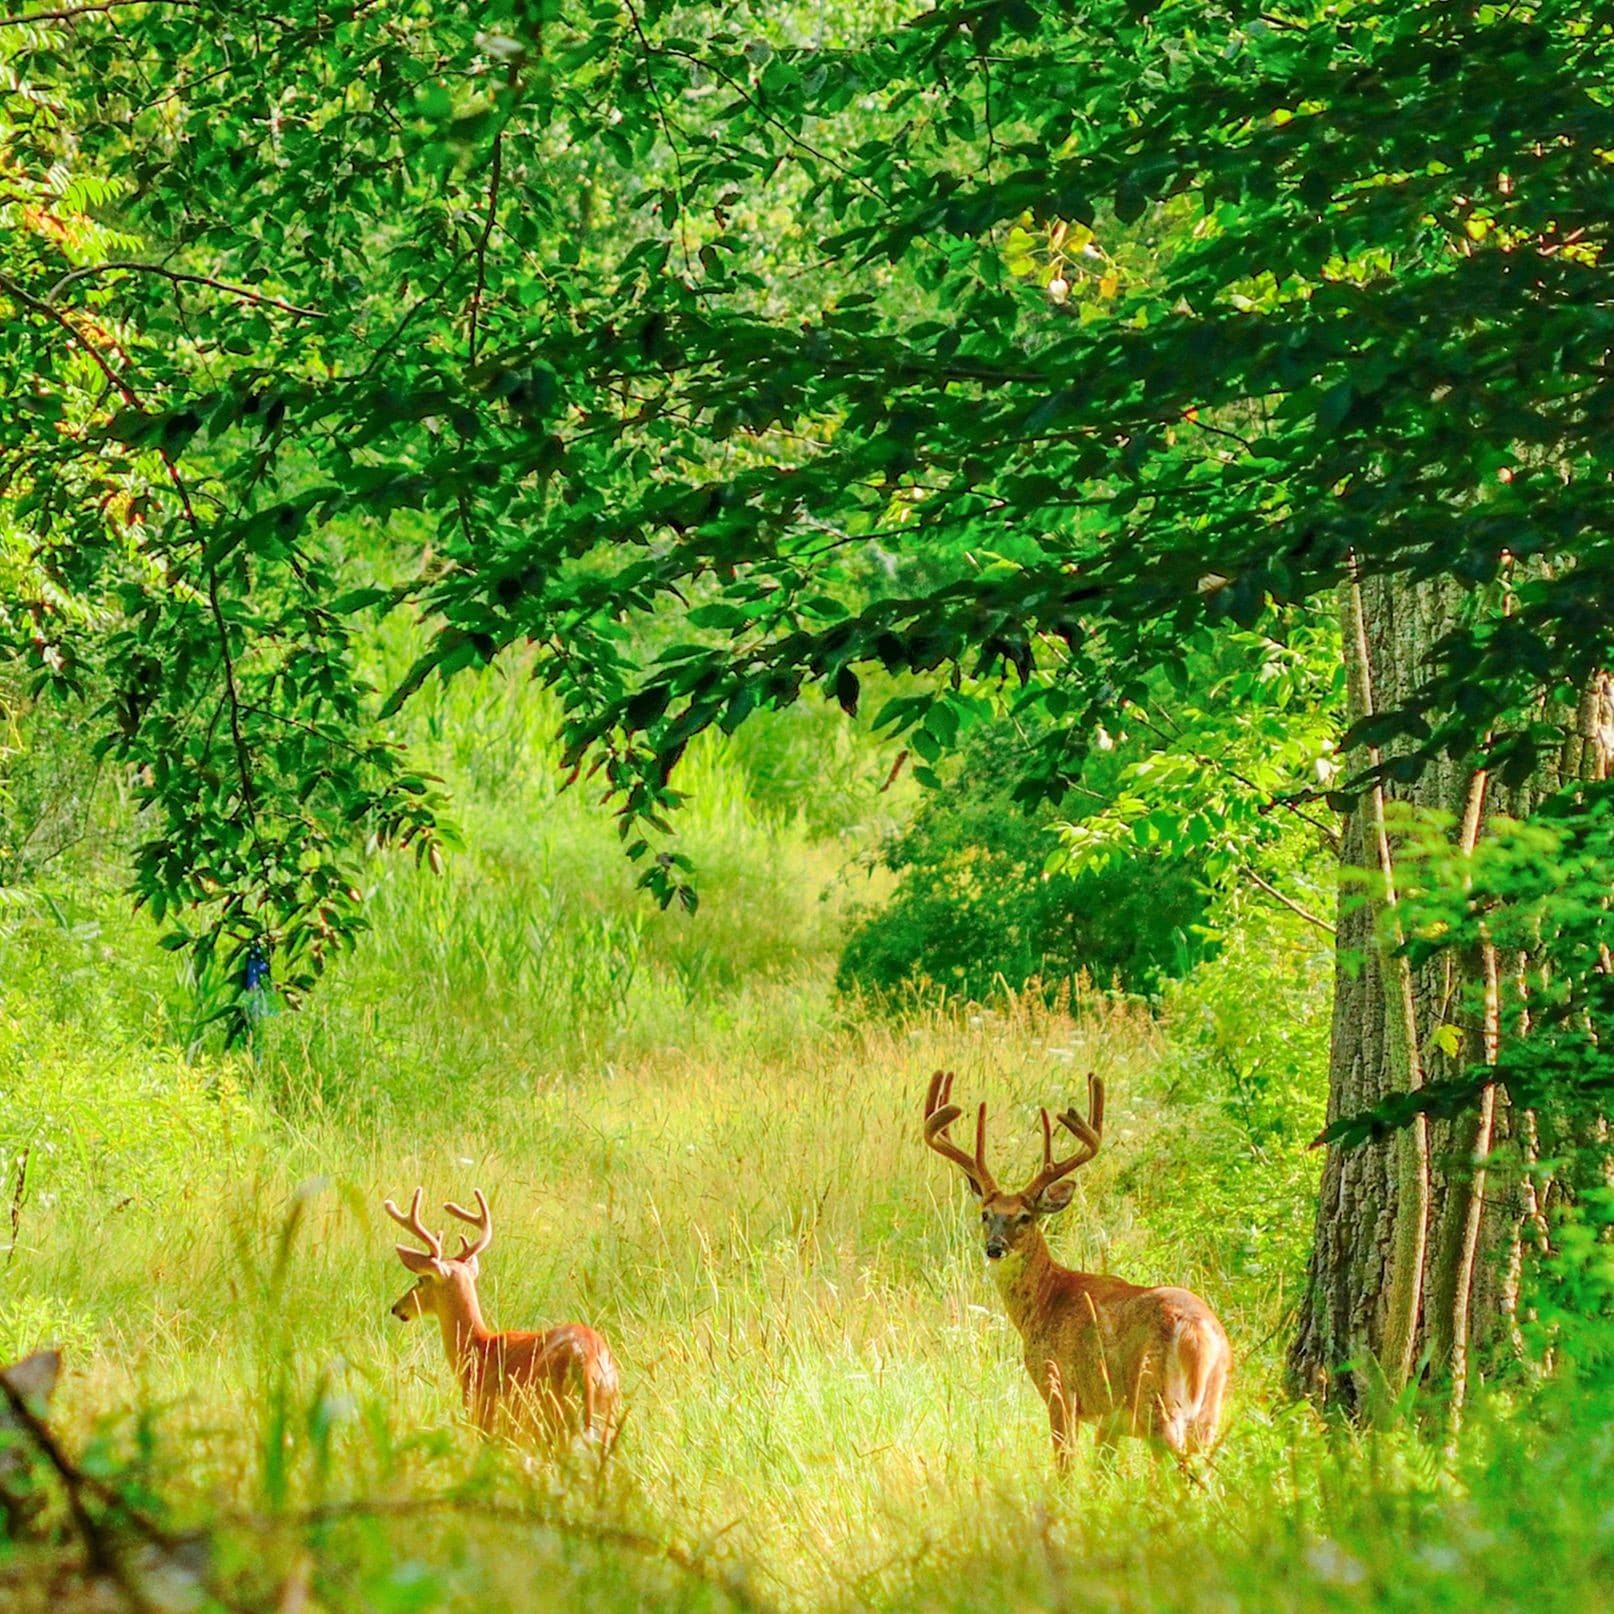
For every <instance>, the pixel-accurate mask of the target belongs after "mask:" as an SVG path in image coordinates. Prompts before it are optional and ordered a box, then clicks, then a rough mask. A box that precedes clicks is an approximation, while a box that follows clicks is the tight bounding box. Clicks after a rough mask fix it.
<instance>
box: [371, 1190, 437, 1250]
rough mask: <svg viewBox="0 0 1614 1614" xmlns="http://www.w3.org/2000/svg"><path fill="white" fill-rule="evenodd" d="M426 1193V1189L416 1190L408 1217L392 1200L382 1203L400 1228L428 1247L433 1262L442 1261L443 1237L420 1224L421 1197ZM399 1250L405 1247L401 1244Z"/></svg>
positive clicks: (410, 1203)
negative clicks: (406, 1230) (405, 1229)
mask: <svg viewBox="0 0 1614 1614" xmlns="http://www.w3.org/2000/svg"><path fill="white" fill-rule="evenodd" d="M424 1191H425V1190H424V1189H420V1188H417V1189H416V1190H415V1197H414V1198H413V1199H412V1200H410V1202H409V1214H408V1215H407V1216H405V1215H404V1213H403V1212H402V1211H401V1210H399V1209H398V1207H397V1206H396V1205H394V1204H393V1202H392V1201H391V1200H390V1199H388V1200H384V1201H383V1202H382V1203H383V1206H384V1207H385V1209H386V1212H387V1215H388V1216H390V1217H391V1218H392V1219H393V1221H395V1222H396V1223H397V1224H398V1225H399V1227H404V1228H408V1230H409V1231H410V1232H411V1233H413V1234H414V1235H415V1237H416V1238H417V1239H419V1240H420V1242H421V1243H422V1244H424V1245H425V1246H426V1249H427V1252H428V1253H429V1254H430V1256H431V1258H432V1260H434V1261H441V1260H442V1259H443V1240H442V1238H441V1236H440V1235H438V1234H436V1233H430V1232H428V1231H427V1230H426V1229H425V1228H424V1227H422V1226H421V1223H420V1196H421V1194H422V1193H423V1192H424ZM398 1248H399V1249H400V1250H402V1249H403V1248H404V1246H403V1245H401V1244H400V1245H399V1246H398ZM410 1253H411V1254H413V1253H414V1252H413V1251H411V1252H410Z"/></svg>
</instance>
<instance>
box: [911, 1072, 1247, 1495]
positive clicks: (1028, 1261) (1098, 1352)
mask: <svg viewBox="0 0 1614 1614" xmlns="http://www.w3.org/2000/svg"><path fill="white" fill-rule="evenodd" d="M1087 1089H1088V1111H1087V1115H1086V1117H1085V1119H1084V1118H1083V1117H1082V1116H1080V1115H1078V1114H1077V1113H1076V1111H1075V1109H1074V1108H1071V1109H1068V1110H1066V1111H1065V1113H1064V1114H1063V1115H1061V1116H1060V1117H1059V1124H1060V1125H1061V1126H1062V1127H1064V1128H1065V1129H1066V1130H1067V1131H1069V1132H1070V1133H1072V1134H1073V1135H1074V1136H1075V1138H1076V1142H1077V1148H1076V1151H1075V1152H1074V1153H1073V1154H1071V1155H1068V1156H1067V1157H1066V1158H1065V1159H1063V1160H1056V1159H1055V1158H1054V1152H1053V1123H1052V1122H1051V1121H1050V1120H1049V1117H1048V1112H1047V1110H1044V1111H1043V1112H1042V1169H1041V1170H1040V1171H1039V1172H1038V1173H1037V1174H1036V1176H1035V1177H1033V1178H1032V1179H1031V1181H1030V1182H1029V1183H1028V1184H1027V1185H1026V1186H1025V1187H1024V1188H1023V1189H1022V1190H1021V1191H1020V1192H1019V1193H1017V1194H1012V1193H1005V1192H1004V1191H1003V1190H1002V1189H1001V1188H999V1187H998V1185H997V1183H996V1182H994V1181H993V1178H992V1173H991V1172H990V1171H988V1170H987V1165H986V1105H985V1104H982V1105H981V1107H980V1110H979V1111H978V1112H977V1114H976V1119H975V1155H974V1157H973V1158H971V1157H970V1156H969V1155H967V1154H965V1153H964V1151H963V1150H962V1149H961V1148H959V1146H958V1145H957V1144H956V1143H954V1142H953V1140H952V1139H951V1138H950V1137H948V1135H947V1129H948V1127H950V1126H951V1125H952V1124H953V1122H954V1121H956V1120H957V1119H958V1117H959V1115H960V1114H961V1113H962V1112H961V1110H960V1108H959V1106H958V1105H956V1104H954V1103H952V1102H951V1099H952V1091H953V1075H952V1072H951V1071H940V1070H939V1071H937V1072H936V1074H935V1075H934V1076H933V1077H931V1079H930V1091H929V1093H928V1094H927V1095H926V1098H925V1142H926V1143H927V1144H929V1145H930V1147H931V1148H932V1149H934V1150H935V1151H936V1153H937V1154H939V1155H941V1156H942V1158H943V1159H945V1160H951V1161H952V1163H953V1164H954V1165H955V1166H957V1167H958V1168H959V1169H960V1170H961V1171H962V1172H963V1173H964V1176H965V1178H966V1179H967V1180H968V1182H969V1185H970V1187H971V1188H972V1189H973V1190H974V1191H975V1193H976V1194H977V1195H978V1196H979V1197H980V1201H981V1231H982V1234H983V1236H984V1238H985V1242H986V1256H987V1259H988V1260H989V1261H990V1262H991V1263H992V1276H993V1277H994V1279H996V1281H997V1286H998V1289H999V1291H1000V1292H1001V1293H1002V1295H1003V1303H1004V1305H1005V1306H1006V1307H1007V1308H1008V1312H1009V1316H1010V1318H1011V1319H1012V1320H1013V1322H1014V1326H1015V1327H1016V1328H1018V1329H1019V1330H1020V1336H1021V1338H1022V1339H1023V1340H1024V1341H1025V1353H1026V1371H1027V1372H1028V1373H1030V1375H1031V1379H1032V1382H1033V1383H1034V1384H1035V1385H1036V1386H1037V1389H1038V1391H1039V1393H1040V1394H1041V1395H1042V1398H1043V1400H1044V1401H1046V1402H1047V1404H1048V1422H1049V1426H1050V1427H1051V1429H1052V1431H1053V1437H1054V1456H1055V1459H1056V1461H1057V1462H1058V1464H1059V1466H1060V1467H1061V1468H1064V1467H1065V1466H1066V1465H1067V1464H1068V1463H1069V1461H1070V1453H1071V1447H1072V1444H1073V1442H1074V1440H1075V1436H1076V1430H1077V1425H1078V1423H1080V1422H1081V1420H1083V1419H1087V1420H1089V1421H1091V1422H1092V1423H1093V1424H1094V1426H1095V1433H1096V1434H1097V1437H1098V1439H1099V1441H1100V1442H1101V1443H1108V1442H1110V1441H1112V1440H1114V1439H1115V1438H1116V1436H1118V1435H1122V1434H1132V1435H1140V1436H1143V1437H1144V1438H1146V1439H1149V1440H1153V1441H1158V1442H1160V1443H1162V1444H1163V1445H1165V1446H1166V1447H1167V1448H1169V1449H1170V1450H1171V1451H1172V1452H1173V1453H1174V1454H1175V1455H1176V1456H1177V1457H1178V1459H1179V1460H1181V1459H1184V1458H1185V1457H1186V1456H1187V1455H1188V1454H1189V1453H1192V1452H1198V1451H1205V1450H1208V1449H1209V1448H1210V1447H1212V1446H1213V1445H1214V1443H1215V1439H1216V1423H1217V1419H1218V1418H1219V1417H1220V1415H1221V1409H1222V1395H1223V1392H1224V1391H1225V1390H1226V1388H1227V1375H1228V1371H1229V1368H1230V1367H1231V1365H1232V1355H1231V1352H1230V1351H1229V1349H1228V1344H1227V1335H1226V1334H1225V1333H1223V1331H1222V1325H1221V1324H1220V1323H1219V1322H1218V1321H1217V1320H1216V1315H1215V1313H1214V1312H1213V1311H1212V1310H1211V1309H1210V1307H1209V1306H1207V1305H1206V1304H1205V1302H1204V1301H1203V1300H1201V1299H1200V1298H1199V1296H1198V1295H1195V1294H1191V1293H1190V1292H1189V1291H1188V1290H1187V1289H1171V1288H1166V1289H1143V1288H1139V1287H1138V1285H1137V1284H1134V1283H1127V1282H1126V1281H1125V1280H1123V1279H1121V1278H1111V1277H1106V1276H1102V1275H1100V1274H1098V1273H1091V1272H1072V1271H1070V1270H1068V1269H1067V1268H1065V1267H1062V1266H1060V1265H1058V1264H1057V1263H1056V1262H1055V1261H1054V1258H1053V1257H1052V1256H1051V1255H1050V1254H1049V1253H1048V1245H1047V1243H1046V1242H1045V1240H1044V1239H1043V1236H1042V1229H1041V1228H1040V1227H1039V1226H1038V1223H1039V1222H1040V1221H1041V1220H1042V1218H1043V1217H1045V1216H1051V1215H1053V1214H1054V1213H1055V1212H1056V1211H1062V1210H1064V1209H1065V1207H1066V1206H1067V1205H1069V1204H1070V1202H1071V1197H1072V1195H1073V1194H1074V1192H1075V1186H1076V1185H1075V1184H1074V1183H1073V1182H1070V1181H1068V1180H1067V1179H1068V1178H1069V1176H1070V1174H1071V1172H1073V1171H1075V1170H1076V1168H1077V1167H1078V1166H1084V1165H1086V1164H1087V1162H1088V1161H1089V1160H1091V1159H1092V1158H1093V1156H1094V1155H1096V1154H1097V1153H1098V1147H1099V1140H1100V1138H1101V1137H1102V1136H1103V1131H1104V1084H1103V1083H1102V1082H1101V1081H1099V1080H1098V1079H1097V1078H1096V1077H1094V1076H1089V1077H1088V1078H1087Z"/></svg>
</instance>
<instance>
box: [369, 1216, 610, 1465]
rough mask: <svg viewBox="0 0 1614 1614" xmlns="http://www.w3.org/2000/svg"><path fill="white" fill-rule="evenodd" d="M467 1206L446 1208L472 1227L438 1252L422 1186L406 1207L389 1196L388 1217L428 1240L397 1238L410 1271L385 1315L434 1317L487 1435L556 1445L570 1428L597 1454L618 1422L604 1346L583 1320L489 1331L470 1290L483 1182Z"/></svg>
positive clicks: (484, 1239)
mask: <svg viewBox="0 0 1614 1614" xmlns="http://www.w3.org/2000/svg"><path fill="white" fill-rule="evenodd" d="M475 1193H476V1204H477V1208H476V1210H474V1211H469V1210H466V1209H464V1208H463V1207H462V1206H459V1205H453V1204H449V1205H445V1206H444V1207H443V1209H444V1210H446V1211H447V1212H448V1213H449V1215H450V1216H457V1217H459V1219H460V1220H461V1221H462V1222H469V1223H470V1224H471V1226H472V1227H474V1228H475V1229H476V1237H475V1239H474V1240H472V1239H468V1238H466V1237H465V1236H464V1235H463V1234H462V1235H461V1236H460V1248H459V1252H458V1254H456V1255H454V1256H452V1257H448V1256H445V1255H444V1254H443V1241H442V1238H441V1236H440V1235H438V1234H436V1233H432V1232H429V1231H428V1230H427V1229H426V1228H425V1227H424V1226H423V1225H422V1224H421V1220H420V1199H421V1190H420V1189H419V1188H417V1189H416V1190H415V1197H414V1199H413V1200H412V1201H411V1203H410V1206H409V1210H408V1213H407V1214H405V1213H404V1212H403V1211H401V1210H399V1209H398V1207H397V1206H396V1205H395V1204H393V1202H392V1201H391V1200H390V1199H389V1200H387V1201H386V1208H387V1215H389V1216H390V1217H391V1218H392V1219H393V1221H395V1222H396V1223H397V1224H398V1225H399V1226H400V1227H404V1228H407V1229H408V1230H409V1231H410V1232H411V1233H413V1234H414V1236H415V1237H416V1238H417V1239H419V1240H420V1242H421V1243H422V1244H423V1245H425V1250H424V1251H421V1250H412V1249H410V1248H409V1246H408V1245H406V1244H400V1245H398V1246H397V1250H398V1259H399V1260H400V1261H402V1262H403V1264H404V1265H405V1266H406V1267H407V1268H408V1269H409V1270H410V1271H411V1272H413V1273H414V1274H415V1281H414V1283H413V1284H411V1285H410V1286H409V1288H408V1289H407V1290H406V1291H405V1292H404V1293H403V1295H401V1296H400V1297H399V1300H398V1303H397V1304H396V1305H395V1306H394V1307H393V1308H392V1315H393V1316H394V1317H397V1318H398V1319H399V1320H400V1321H402V1322H409V1321H411V1320H412V1319H413V1318H416V1317H435V1318H436V1319H437V1321H438V1323H439V1325H440V1326H441V1328H442V1331H443V1348H444V1350H446V1351H447V1353H448V1361H449V1366H450V1367H452V1368H453V1370H454V1376H455V1377H456V1378H457V1379H458V1380H459V1383H460V1391H461V1394H462V1395H463V1397H464V1401H465V1410H466V1412H467V1413H468V1414H469V1416H470V1418H471V1420H472V1422H473V1423H475V1424H476V1426H477V1428H478V1429H480V1430H481V1431H482V1432H483V1433H484V1434H488V1435H492V1434H496V1433H500V1432H503V1431H504V1430H505V1429H506V1428H508V1430H509V1432H511V1433H514V1434H517V1435H526V1436H530V1437H536V1438H537V1439H538V1440H539V1441H540V1442H542V1443H543V1444H546V1445H558V1444H559V1443H561V1442H562V1441H564V1440H565V1439H567V1438H568V1437H570V1436H573V1435H582V1436H583V1437H585V1438H586V1439H588V1440H590V1441H592V1442H595V1443H597V1444H598V1448H599V1451H600V1454H601V1456H602V1457H603V1456H604V1455H605V1454H607V1453H608V1452H609V1451H610V1449H611V1444H612V1441H613V1440H614V1439H615V1435H616V1430H617V1428H618V1425H619V1416H618V1415H619V1408H620V1401H621V1390H620V1385H619V1381H618V1378H617V1370H616V1362H615V1361H614V1360H613V1358H612V1356H611V1350H610V1347H609V1346H608V1345H607V1344H606V1343H605V1341H604V1340H603V1339H602V1338H601V1337H600V1336H599V1335H598V1334H596V1333H595V1332H594V1330H593V1329H592V1328H585V1327H584V1326H583V1324H582V1323H562V1324H561V1325H560V1326H559V1327H558V1328H550V1329H547V1330H545V1331H544V1332H542V1333H506V1334H496V1333H494V1332H493V1331H492V1330H491V1329H490V1328H489V1327H488V1326H487V1324H486V1323H484V1322H483V1321H482V1308H481V1306H480V1305H479V1304H478V1302H477V1298H476V1280H477V1277H478V1267H477V1257H478V1256H480V1255H481V1254H482V1252H483V1251H484V1250H486V1249H487V1247H488V1245H490V1244H491V1243H492V1242H493V1218H492V1216H491V1214H490V1213H489V1211H488V1202H487V1199H486V1198H485V1197H484V1195H483V1193H482V1190H481V1189H480V1188H478V1189H476V1190H475Z"/></svg>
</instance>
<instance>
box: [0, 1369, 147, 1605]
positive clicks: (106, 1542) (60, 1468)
mask: <svg viewBox="0 0 1614 1614" xmlns="http://www.w3.org/2000/svg"><path fill="white" fill-rule="evenodd" d="M0 1395H4V1396H5V1398H6V1401H7V1402H8V1403H9V1405H10V1408H11V1417H12V1418H13V1420H14V1421H15V1422H16V1423H17V1425H18V1426H19V1427H20V1428H21V1429H22V1431H23V1433H24V1434H25V1435H27V1437H28V1439H29V1440H30V1441H31V1442H32V1444H33V1445H34V1447H35V1448H36V1450H38V1452H39V1453H40V1455H41V1456H42V1457H43V1458H44V1459H45V1461H46V1462H47V1463H49V1464H50V1466H51V1467H52V1468H53V1469H54V1470H55V1471H56V1477H57V1479H59V1480H60V1481H61V1485H62V1494H63V1495H64V1496H65V1497H66V1498H67V1511H68V1513H69V1514H70V1515H71V1516H72V1520H73V1528H74V1530H75V1531H77V1533H78V1536H79V1539H80V1540H81V1541H83V1543H84V1551H85V1554H86V1556H87V1559H88V1564H89V1569H90V1572H91V1573H92V1574H98V1575H105V1576H107V1577H108V1578H109V1579H111V1580H112V1581H113V1582H114V1583H115V1584H116V1586H117V1588H118V1590H119V1591H120V1592H122V1593H123V1595H124V1597H125V1598H126V1599H127V1600H128V1602H129V1606H130V1607H131V1608H133V1609H136V1610H137V1611H138V1614H146V1611H147V1610H149V1609H150V1608H151V1606H152V1605H151V1602H150V1600H149V1599H148V1598H147V1597H146V1595H145V1594H144V1593H143V1592H142V1591H141V1590H140V1588H139V1586H138V1585H136V1584H135V1582H134V1580H133V1578H132V1577H131V1576H130V1574H129V1571H128V1570H127V1568H126V1567H125V1566H124V1564H123V1561H122V1559H121V1558H120V1556H119V1555H118V1552H117V1550H116V1548H115V1547H114V1546H113V1544H112V1540H111V1537H110V1534H109V1532H108V1531H107V1529H106V1527H105V1526H104V1525H103V1524H102V1522H101V1521H100V1520H99V1519H97V1518H96V1517H95V1515H94V1514H93V1513H92V1512H91V1511H90V1510H89V1508H88V1507H87V1506H86V1505H85V1502H84V1492H85V1491H86V1490H87V1489H92V1488H94V1489H97V1490H99V1489H100V1487H98V1486H95V1485H94V1482H92V1481H91V1479H90V1477H89V1476H88V1475H87V1474H84V1473H83V1472H81V1471H80V1470H79V1469H78V1468H77V1467H75V1466H74V1464H73V1463H72V1462H71V1461H70V1460H69V1458H68V1456H67V1453H66V1452H64V1451H63V1450H62V1448H61V1447H60V1446H59V1445H58V1444H57V1442H56V1437H55V1436H54V1435H53V1434H52V1433H51V1432H50V1430H49V1428H48V1427H47V1426H46V1424H45V1422H44V1420H43V1419H41V1418H39V1417H37V1416H36V1415H35V1413H34V1409H33V1408H32V1407H30V1406H29V1405H28V1400H27V1397H26V1396H24V1395H23V1394H22V1392H21V1391H19V1390H18V1389H17V1388H16V1387H15V1386H14V1385H13V1384H12V1383H11V1381H10V1380H9V1379H8V1378H7V1377H6V1376H5V1374H3V1373H0ZM102 1500H103V1501H105V1500H107V1498H106V1497H105V1496H103V1498H102ZM112 1500H114V1501H115V1502H116V1503H117V1504H118V1505H119V1506H120V1507H122V1508H123V1510H124V1511H125V1512H126V1513H127V1514H128V1515H129V1517H130V1518H131V1520H134V1521H139V1522H143V1523H149V1521H146V1520H144V1516H143V1515H141V1514H139V1513H138V1512H137V1511H136V1510H134V1509H132V1508H128V1506H127V1504H124V1503H123V1501H122V1498H121V1497H118V1496H117V1493H116V1492H113V1493H112ZM152 1528H153V1529H155V1526H153V1527H152ZM142 1533H144V1532H142Z"/></svg>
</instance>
